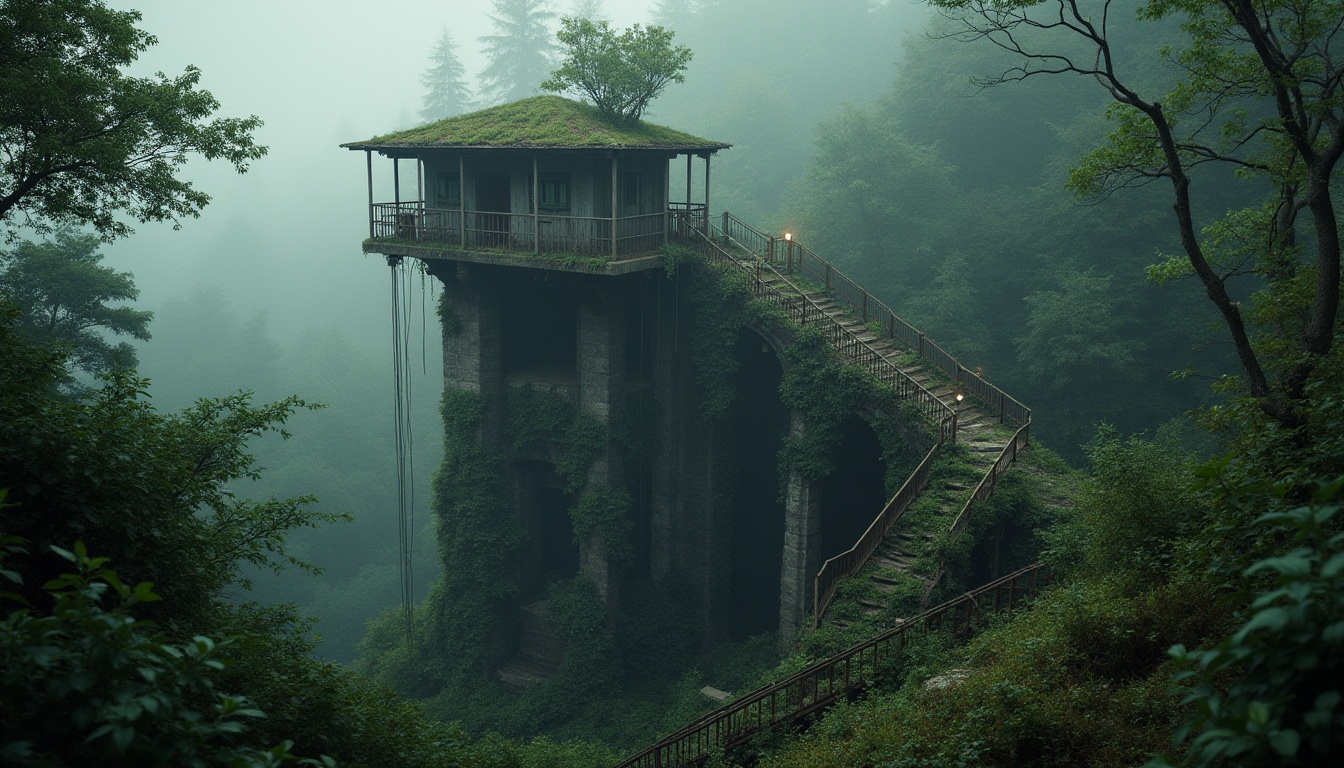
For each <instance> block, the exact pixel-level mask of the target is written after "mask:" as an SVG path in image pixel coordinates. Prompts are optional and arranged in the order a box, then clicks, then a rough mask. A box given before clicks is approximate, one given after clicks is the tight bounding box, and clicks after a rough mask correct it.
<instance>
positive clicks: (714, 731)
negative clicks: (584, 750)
mask: <svg viewBox="0 0 1344 768" xmlns="http://www.w3.org/2000/svg"><path fill="white" fill-rule="evenodd" d="M1047 581H1048V573H1047V572H1046V571H1045V566H1044V564H1042V563H1036V564H1035V565H1029V566H1027V567H1026V568H1022V569H1021V570H1018V571H1014V572H1013V573H1010V574H1008V575H1007V576H1004V577H1003V578H1000V579H997V580H995V581H992V582H990V583H989V584H986V585H984V586H983V587H980V588H979V589H976V590H973V591H971V592H967V593H965V594H963V595H961V596H960V597H957V598H954V599H952V600H949V601H948V602H946V603H943V604H942V605H939V606H937V607H936V608H931V609H929V610H927V611H925V612H923V613H921V614H919V615H918V616H915V617H913V618H911V619H910V620H909V621H906V622H903V623H901V624H899V625H897V626H896V627H894V628H892V629H889V630H886V631H885V632H883V633H881V634H880V635H878V636H876V637H874V638H872V639H870V640H868V641H866V642H863V643H860V644H858V645H855V646H852V647H850V648H847V649H845V650H843V651H841V652H840V653H837V654H835V655H833V656H831V657H829V658H827V659H824V660H822V661H819V662H817V663H815V664H813V665H811V666H810V667H808V668H807V669H804V670H802V671H801V672H796V673H794V674H792V675H789V676H788V677H784V678H781V679H779V680H776V681H774V682H772V683H769V684H767V685H765V686H763V687H761V688H757V689H756V690H754V691H752V692H751V693H748V694H746V695H744V696H741V697H739V698H737V699H736V700H734V701H732V702H729V703H728V704H725V705H724V706H722V707H719V708H718V709H716V710H714V711H713V712H710V713H709V714H707V715H704V716H703V717H701V718H699V719H697V720H695V721H694V722H692V723H690V724H689V725H687V726H685V727H683V728H681V729H680V730H678V731H677V732H676V733H673V734H671V735H670V736H667V737H666V738H664V739H661V740H660V741H658V743H656V744H654V745H652V746H650V747H647V748H645V749H644V750H642V751H640V752H639V753H638V754H635V755H633V756H632V757H629V758H627V759H626V760H624V761H622V762H621V763H619V764H618V765H617V766H616V768H675V767H676V766H683V765H691V764H694V763H697V762H699V761H701V760H704V759H705V758H707V757H708V756H709V755H711V754H713V753H714V752H716V751H719V750H724V749H730V748H732V747H736V746H739V745H742V744H745V743H746V742H747V741H749V740H750V739H751V738H752V737H753V736H755V735H756V734H757V733H759V732H760V731H761V730H763V729H765V728H770V727H772V726H775V725H778V724H782V723H787V722H792V721H795V720H798V719H800V718H802V717H805V716H807V715H809V714H811V713H813V712H816V711H818V710H820V709H824V708H826V707H828V706H830V705H831V704H833V703H835V702H836V701H838V700H840V699H841V698H842V697H845V696H848V695H849V694H850V693H852V692H857V691H859V690H861V689H863V688H864V687H865V686H867V685H869V684H871V683H872V682H873V681H874V680H875V679H876V678H877V677H878V676H880V675H883V674H885V673H887V672H890V671H892V670H893V669H895V667H896V662H897V659H898V658H899V655H900V652H901V650H902V649H903V648H905V645H906V643H907V641H908V637H909V636H910V634H911V633H914V632H919V633H928V632H929V631H930V630H934V629H938V628H941V627H942V626H944V624H945V623H950V625H951V627H952V629H953V631H962V630H964V631H970V630H971V628H972V627H971V624H972V620H973V619H974V618H975V616H976V614H986V613H997V612H999V611H1003V610H1007V609H1009V608H1012V607H1013V605H1015V604H1016V603H1018V602H1019V601H1020V600H1021V599H1022V598H1023V597H1030V596H1031V595H1034V594H1036V593H1037V592H1039V591H1040V590H1041V589H1043V588H1044V587H1045V586H1046V584H1047Z"/></svg>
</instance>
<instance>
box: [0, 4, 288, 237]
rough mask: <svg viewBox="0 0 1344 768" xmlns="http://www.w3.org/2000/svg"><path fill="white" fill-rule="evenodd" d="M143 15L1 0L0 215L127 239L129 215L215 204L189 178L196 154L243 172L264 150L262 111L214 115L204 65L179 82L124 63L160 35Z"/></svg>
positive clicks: (170, 216) (156, 216)
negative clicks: (142, 24)
mask: <svg viewBox="0 0 1344 768" xmlns="http://www.w3.org/2000/svg"><path fill="white" fill-rule="evenodd" d="M139 21H140V14H139V12H137V11H119V10H114V9H112V8H108V7H107V6H106V4H104V3H103V2H101V1H100V0H55V1H51V0H10V1H8V2H6V3H5V4H4V5H3V6H0V41H3V42H0V147H2V148H3V152H0V156H2V157H3V160H2V161H0V222H3V223H5V224H14V223H19V224H23V225H24V226H28V227H31V228H33V229H35V230H36V231H38V232H45V231H49V230H50V228H51V227H52V226H53V225H55V224H73V225H89V226H92V227H93V228H94V229H95V230H96V231H97V232H98V234H99V235H100V236H102V237H103V238H104V239H107V240H111V239H114V238H118V237H124V236H126V235H128V234H130V233H131V227H130V226H129V225H128V224H127V223H126V221H125V219H124V217H123V216H122V214H126V215H129V216H130V217H131V218H133V219H135V220H137V221H172V222H177V221H178V220H180V219H182V218H187V217H194V216H196V215H198V214H199V213H200V211H201V209H202V208H204V207H205V205H206V204H207V203H208V202H209V201H210V196H209V195H207V194H206V193H204V192H202V191H200V190H199V189H196V188H195V187H194V186H193V185H192V183H191V182H190V181H187V180H185V179H182V178H180V177H179V172H180V170H181V167H182V165H183V164H184V163H186V161H187V158H188V157H189V156H190V155H193V154H197V155H201V156H203V157H205V158H206V159H209V160H214V159H223V160H226V161H228V162H229V163H230V164H232V165H233V167H234V169H235V170H237V171H238V172H239V173H243V172H245V171H246V170H247V168H248V164H249V163H250V162H251V161H253V160H256V159H258V158H260V157H262V156H263V155H265V154H266V147H264V146H261V145H259V144H257V143H255V141H254V140H253V138H252V133H253V131H255V130H256V129H257V128H259V127H260V126H261V120H260V119H259V118H257V117H256V116H255V115H253V116H251V117H246V118H222V117H217V118H212V115H214V113H215V112H216V111H217V110H218V109H219V102H218V101H216V100H215V98H214V96H212V95H210V92H209V91H204V90H200V89H199V88H198V85H199V84H200V79H201V72H200V70H199V69H197V68H196V67H192V66H188V67H187V68H186V69H185V70H184V71H183V73H182V74H181V75H178V76H177V77H171V78H170V77H168V76H166V75H164V74H163V73H159V74H156V75H154V76H152V77H132V76H129V75H126V74H125V73H124V72H123V71H122V70H123V69H124V68H126V67H128V66H130V65H131V64H133V63H134V62H135V60H136V59H137V58H138V57H139V56H140V54H141V53H144V52H145V51H146V50H147V49H149V48H150V47H151V46H153V45H154V44H155V43H156V42H157V40H156V39H155V37H154V36H153V35H151V34H149V33H147V32H144V31H143V30H140V29H138V28H137V27H136V26H135V25H136V24H137V23H138V22H139ZM16 232H17V230H16V229H10V231H9V232H8V233H7V234H8V236H9V237H10V238H13V237H15V233H16Z"/></svg>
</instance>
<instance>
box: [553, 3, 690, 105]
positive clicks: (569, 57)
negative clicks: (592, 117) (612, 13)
mask: <svg viewBox="0 0 1344 768" xmlns="http://www.w3.org/2000/svg"><path fill="white" fill-rule="evenodd" d="M556 36H557V37H558V38H559V40H560V42H561V43H562V44H563V45H564V46H565V49H566V51H565V58H564V60H563V61H562V62H561V63H560V68H559V69H557V70H555V71H554V72H552V73H551V77H550V79H548V80H547V81H546V82H544V83H542V84H541V87H542V88H545V89H546V90H548V91H555V92H557V93H564V92H566V91H573V92H577V93H580V94H582V95H584V96H586V97H587V98H589V99H591V100H592V102H593V104H594V105H596V106H597V108H598V109H599V110H601V111H602V113H603V114H604V115H606V116H607V117H608V118H609V119H611V120H613V121H614V122H617V123H623V124H630V123H634V122H637V121H638V120H639V117H640V115H642V114H644V110H645V109H646V108H647V107H648V106H649V102H651V101H653V100H654V99H656V98H657V97H658V94H660V93H662V91H663V89H664V88H666V87H667V85H668V83H674V82H675V83H681V82H685V80H686V76H685V75H684V74H682V72H684V71H685V69H686V65H688V64H689V63H690V61H691V49H690V48H687V47H686V46H684V45H677V46H674V45H672V37H673V32H672V30H670V29H664V28H663V27H659V26H649V27H641V26H640V25H638V24H635V25H634V26H632V27H630V28H629V29H626V30H625V31H623V32H621V33H619V34H617V33H616V32H615V31H613V30H612V28H611V24H610V23H609V22H606V21H601V22H593V21H591V20H589V19H580V18H570V17H565V18H563V19H561V20H560V32H559V33H557V35H556Z"/></svg>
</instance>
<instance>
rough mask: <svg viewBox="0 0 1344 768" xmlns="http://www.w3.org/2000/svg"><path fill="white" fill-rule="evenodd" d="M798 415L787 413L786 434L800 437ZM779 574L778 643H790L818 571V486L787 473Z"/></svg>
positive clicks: (802, 426) (802, 428) (809, 604)
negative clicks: (781, 561)
mask: <svg viewBox="0 0 1344 768" xmlns="http://www.w3.org/2000/svg"><path fill="white" fill-rule="evenodd" d="M806 428H807V425H806V424H805V423H804V422H803V417H802V414H801V413H800V412H799V411H797V410H795V411H793V413H792V414H790V418H789V432H790V434H791V435H792V436H793V437H794V438H795V439H797V438H802V437H803V435H804V432H805V430H806ZM783 558H784V559H783V563H782V564H781V567H780V575H779V642H780V645H781V647H783V646H787V645H790V644H792V642H793V640H794V638H795V637H797V636H798V631H799V629H801V628H802V625H803V620H804V618H806V617H807V615H808V613H810V612H811V610H812V589H813V586H814V584H815V579H816V575H817V571H819V570H821V483H820V481H815V480H810V479H808V478H805V477H803V476H802V475H800V474H799V473H798V472H796V471H795V472H790V473H789V484H788V490H787V492H786V496H785V502H784V553H783Z"/></svg>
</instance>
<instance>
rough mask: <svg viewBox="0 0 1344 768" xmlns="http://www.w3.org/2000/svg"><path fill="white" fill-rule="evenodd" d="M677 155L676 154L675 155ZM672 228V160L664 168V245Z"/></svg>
mask: <svg viewBox="0 0 1344 768" xmlns="http://www.w3.org/2000/svg"><path fill="white" fill-rule="evenodd" d="M673 157H676V155H673ZM671 229H672V161H671V160H669V161H668V162H667V165H666V166H664V168H663V245H667V240H668V238H669V237H670V236H671Z"/></svg>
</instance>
